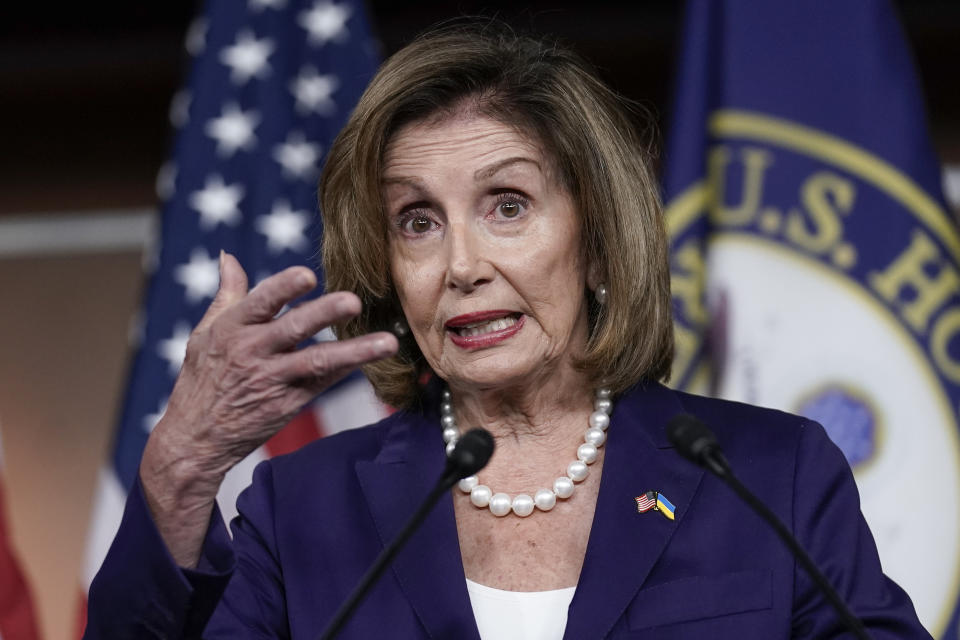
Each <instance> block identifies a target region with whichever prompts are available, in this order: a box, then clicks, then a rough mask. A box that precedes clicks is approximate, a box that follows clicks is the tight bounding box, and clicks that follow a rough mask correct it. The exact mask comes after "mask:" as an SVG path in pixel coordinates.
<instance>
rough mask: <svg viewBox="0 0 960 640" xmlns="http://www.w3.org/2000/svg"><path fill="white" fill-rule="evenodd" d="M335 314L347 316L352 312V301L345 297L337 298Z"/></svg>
mask: <svg viewBox="0 0 960 640" xmlns="http://www.w3.org/2000/svg"><path fill="white" fill-rule="evenodd" d="M335 306H336V309H337V313H341V314H347V313H353V312H354V304H353V299H352V298H348V297H345V296H341V297H339V298H337V302H336V305H335Z"/></svg>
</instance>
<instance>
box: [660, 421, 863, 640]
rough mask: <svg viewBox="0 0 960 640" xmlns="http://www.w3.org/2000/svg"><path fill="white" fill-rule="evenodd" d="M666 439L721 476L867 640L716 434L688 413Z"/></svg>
mask: <svg viewBox="0 0 960 640" xmlns="http://www.w3.org/2000/svg"><path fill="white" fill-rule="evenodd" d="M667 439H669V440H670V442H671V443H672V444H673V446H674V447H676V449H677V453H679V454H680V455H682V456H683V457H684V458H686V459H687V460H690V461H691V462H693V463H694V464H696V465H699V466H701V467H703V468H705V469H707V470H708V471H710V472H711V473H713V474H714V475H716V476H717V477H718V478H720V479H721V480H722V481H723V482H724V483H725V484H726V485H727V486H729V487H730V488H731V489H732V490H733V492H734V493H736V494H737V495H738V496H739V497H740V499H741V500H743V501H744V502H746V503H747V506H749V507H750V508H751V509H752V510H753V511H754V512H755V513H756V514H757V515H759V516H760V517H761V518H763V519H764V520H765V521H766V523H767V524H769V525H770V526H771V527H772V528H773V530H774V531H775V532H776V534H777V536H779V538H780V540H782V541H783V543H784V544H786V545H787V547H788V548H789V549H790V552H791V553H792V554H793V556H794V557H795V558H796V559H797V561H798V562H799V563H800V565H801V566H802V567H803V568H804V569H805V570H806V572H807V573H808V574H809V575H810V577H811V578H812V579H813V582H814V583H815V584H816V585H817V587H818V588H819V589H820V591H821V593H823V595H824V596H826V598H827V600H828V601H829V602H830V604H831V605H832V606H833V608H834V609H835V610H836V612H837V615H839V616H840V619H841V620H842V621H843V623H844V625H845V626H846V627H847V629H848V630H850V631H851V632H852V633H853V635H854V636H856V637H857V638H859V639H860V640H870V636H869V634H867V630H866V628H865V627H864V626H863V622H861V621H860V619H859V618H857V617H856V616H855V615H853V612H852V611H850V608H849V607H847V604H846V603H845V602H844V601H843V599H842V598H841V597H840V595H839V594H838V593H837V592H836V590H835V589H834V588H833V585H831V584H830V582H829V581H828V580H827V578H826V576H824V575H823V573H822V572H821V571H820V569H819V568H818V567H817V565H816V564H814V562H813V560H812V559H811V558H810V555H809V554H808V553H807V552H806V550H805V549H804V548H803V547H802V546H800V542H799V541H798V540H797V539H796V538H795V537H794V536H793V534H792V533H791V532H790V530H789V529H788V528H787V527H786V525H784V524H783V523H782V522H781V521H780V519H779V518H777V516H776V515H774V513H773V511H771V510H770V509H769V508H768V507H767V505H765V504H763V503H762V502H761V501H760V499H759V498H757V497H756V496H755V495H753V493H751V492H750V490H749V489H747V488H746V486H744V484H743V483H742V482H740V480H739V479H738V478H737V477H736V476H735V475H734V473H733V470H732V469H731V468H730V464H729V463H728V462H727V459H726V457H725V456H724V455H723V451H721V450H720V444H719V443H718V442H717V438H716V436H714V435H713V432H712V431H710V428H709V427H708V426H707V425H705V424H704V423H703V422H701V421H700V420H698V419H697V418H695V417H693V416H692V415H690V414H686V413H681V414H678V415H676V416H674V417H673V418H671V419H670V421H669V422H667Z"/></svg>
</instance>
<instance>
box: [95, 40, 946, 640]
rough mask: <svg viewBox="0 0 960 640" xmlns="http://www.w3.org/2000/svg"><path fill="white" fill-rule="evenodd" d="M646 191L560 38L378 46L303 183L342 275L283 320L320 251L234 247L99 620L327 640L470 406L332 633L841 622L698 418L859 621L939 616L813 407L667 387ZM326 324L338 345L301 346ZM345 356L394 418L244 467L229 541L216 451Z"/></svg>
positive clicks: (743, 629)
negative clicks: (373, 65) (909, 590)
mask: <svg viewBox="0 0 960 640" xmlns="http://www.w3.org/2000/svg"><path fill="white" fill-rule="evenodd" d="M656 194H657V187H656V183H655V181H654V178H653V176H652V173H651V170H650V157H649V155H648V153H647V152H646V150H645V149H644V148H643V146H642V145H641V144H640V142H639V139H638V137H637V135H636V133H635V132H634V126H633V124H632V121H631V118H630V117H629V116H628V114H627V113H626V112H625V110H624V108H623V106H622V104H621V102H620V101H619V100H618V99H617V97H616V96H615V95H614V94H613V93H612V92H611V91H610V90H609V89H607V88H606V87H605V86H604V85H603V84H602V83H600V82H599V81H598V80H597V79H596V77H595V76H594V75H593V74H592V73H591V72H590V71H588V70H587V68H586V66H585V65H584V64H583V63H582V62H581V61H579V60H578V59H577V58H576V57H574V56H573V55H572V54H570V53H569V52H566V51H564V50H562V49H560V48H557V47H555V46H553V45H547V44H543V43H538V42H534V41H532V40H528V39H525V38H518V37H515V36H513V35H511V34H509V33H505V32H504V31H502V30H498V29H492V28H487V29H479V30H471V29H447V30H443V31H440V32H437V33H434V34H432V35H428V36H426V37H423V38H420V39H418V40H417V41H415V42H414V43H413V44H411V45H409V46H408V47H406V48H405V49H404V50H402V51H401V52H399V53H398V54H396V55H395V56H394V57H393V58H391V59H390V60H389V61H388V62H387V63H386V64H385V65H384V66H383V67H382V69H381V70H380V72H379V73H378V75H377V77H376V78H375V79H374V80H373V81H372V83H371V85H370V87H369V88H368V89H367V91H366V92H365V94H364V96H363V97H362V99H361V100H360V103H359V105H358V106H357V108H356V110H355V112H354V114H353V115H352V117H351V119H350V122H349V123H348V125H347V126H346V128H345V129H344V131H343V132H342V133H341V135H340V136H339V138H338V139H337V142H336V144H335V145H334V147H333V148H332V149H331V151H330V156H329V158H328V162H327V166H326V169H325V173H324V176H323V178H322V181H321V206H322V210H323V213H324V224H325V238H324V246H323V254H324V262H325V268H326V273H327V277H328V283H327V284H328V288H329V289H330V290H331V291H340V292H339V293H333V294H329V295H327V296H324V297H322V298H320V299H318V300H315V301H313V302H309V303H305V304H304V305H302V306H300V307H298V308H295V309H293V310H292V311H289V312H288V313H286V314H284V315H281V316H280V317H275V315H276V314H277V312H278V311H279V310H280V309H281V308H282V307H283V305H284V304H286V303H287V302H289V301H290V300H293V299H294V298H296V297H298V296H299V295H301V294H303V293H305V292H306V291H308V290H310V289H311V288H313V287H314V286H316V279H315V277H314V276H313V274H311V273H310V272H309V271H307V270H305V269H302V268H296V269H290V270H287V271H285V272H282V273H280V274H277V275H275V276H273V277H271V278H269V279H267V280H266V281H264V282H263V283H261V284H260V285H259V286H258V287H256V288H255V289H253V290H252V291H250V292H249V293H248V292H247V285H246V278H245V276H244V275H243V271H242V269H241V267H240V265H238V264H237V263H236V261H235V260H234V259H233V258H232V257H231V256H228V255H224V256H222V259H221V289H220V292H219V294H218V295H217V298H216V299H215V301H214V302H213V304H212V305H211V308H210V310H209V312H208V313H207V315H206V316H205V317H204V319H203V320H202V322H201V323H200V325H199V326H198V328H197V329H196V331H195V332H194V334H193V336H192V338H191V341H190V344H189V346H188V350H187V358H186V362H185V364H184V368H183V371H182V373H181V375H180V378H179V379H178V381H177V384H176V388H175V389H174V392H173V394H172V395H171V398H170V402H169V405H168V409H167V412H166V414H165V416H164V418H163V419H162V420H161V421H160V423H159V424H158V425H157V427H156V428H155V430H154V431H153V433H152V435H151V437H150V440H149V442H148V444H147V447H146V450H145V452H144V457H143V461H142V464H141V469H140V475H139V482H138V485H137V486H136V487H135V488H134V490H133V491H132V492H131V496H130V499H129V501H128V506H127V511H126V513H125V516H124V523H123V525H122V526H121V530H120V532H119V533H118V536H117V539H116V541H115V542H114V546H113V548H112V549H111V552H110V555H109V557H108V559H107V561H106V563H105V565H104V568H103V569H102V570H101V573H100V574H99V576H98V578H97V579H96V580H95V581H94V584H93V586H92V588H91V593H90V602H91V613H90V619H89V624H88V627H87V636H88V637H101V636H102V637H126V636H136V637H141V636H142V635H146V634H147V633H150V634H155V635H159V636H163V637H188V638H189V637H200V635H201V634H202V635H203V637H206V638H220V637H223V638H227V637H230V638H235V637H265V638H266V637H269V638H288V637H289V638H313V637H316V636H317V634H318V633H319V631H320V630H321V629H322V628H323V627H324V626H325V625H326V623H327V622H328V621H329V620H330V618H331V617H332V615H333V612H334V611H335V610H336V608H337V607H338V606H339V604H340V603H341V602H342V601H343V599H344V598H345V597H346V595H347V594H348V593H349V592H350V590H351V589H352V588H353V586H354V585H355V584H356V583H357V581H358V580H359V578H360V576H361V575H362V574H363V573H364V571H365V570H366V568H367V567H368V566H369V565H370V564H371V563H372V562H373V560H374V558H375V557H376V555H377V554H378V553H379V551H380V550H381V548H382V546H383V545H384V544H385V543H386V542H387V541H389V540H390V539H391V538H392V537H393V536H394V535H395V534H396V533H397V531H398V529H399V528H400V526H401V525H402V524H403V522H404V521H405V519H406V518H407V516H408V515H409V514H410V513H411V512H412V511H413V509H414V508H415V506H416V505H417V503H418V502H419V501H420V500H421V499H422V497H423V496H424V495H425V494H426V493H427V491H428V489H429V488H430V486H431V485H432V483H433V482H434V480H435V479H436V478H437V477H438V476H439V474H440V471H441V469H442V468H443V464H444V450H445V449H446V448H447V447H450V446H452V444H453V443H454V442H455V441H456V439H457V436H458V434H459V431H460V428H461V426H463V427H467V426H469V427H473V426H483V427H484V428H486V429H488V430H489V431H490V432H491V433H492V434H493V435H494V437H495V439H496V453H495V455H494V457H493V458H492V460H491V461H490V463H489V465H488V466H487V467H486V468H485V469H484V470H483V471H482V472H481V473H480V474H479V478H473V479H468V480H466V481H464V482H463V483H461V486H460V488H459V489H455V490H454V492H453V495H452V496H451V499H450V500H445V501H441V504H440V505H438V507H437V509H435V510H434V512H433V513H431V514H430V516H428V518H427V520H426V522H425V523H424V525H423V527H422V529H421V530H420V531H418V532H417V533H416V534H415V535H414V537H413V538H412V540H411V541H410V544H409V545H408V546H407V547H406V548H405V549H404V550H403V551H402V552H401V553H400V555H399V556H398V557H397V560H396V562H395V564H394V566H393V568H392V572H390V573H388V574H386V575H385V576H384V577H383V579H382V580H381V582H380V583H378V584H377V585H376V586H375V587H374V589H373V590H372V592H371V593H370V594H369V596H368V597H367V599H366V600H365V601H364V603H363V604H362V605H361V607H360V609H359V610H358V611H357V614H356V616H355V617H354V619H353V620H352V621H351V622H350V623H349V624H348V625H347V627H346V628H345V630H344V633H343V637H352V638H371V637H383V636H386V637H398V638H421V637H434V638H477V637H482V638H484V640H488V639H490V638H512V637H516V638H531V639H539V638H544V639H546V638H560V637H566V638H576V639H581V638H601V637H622V638H629V637H643V638H704V637H710V638H727V637H729V638H743V637H755V638H780V637H783V638H786V637H802V638H826V637H833V636H835V635H840V634H841V632H842V630H841V629H840V628H839V627H838V623H837V622H836V618H835V616H834V615H833V613H832V611H831V610H830V609H829V608H828V607H827V605H826V603H825V601H824V600H823V599H822V598H821V597H820V596H819V595H818V594H817V592H816V591H815V590H814V588H813V586H812V584H811V582H810V580H809V579H808V577H807V576H806V575H805V574H803V573H802V572H799V571H798V570H797V569H796V568H795V563H794V561H793V559H792V558H791V557H790V555H789V553H788V552H787V551H786V550H785V549H784V548H783V547H782V545H781V544H780V543H779V541H778V540H777V539H776V538H775V537H774V536H773V534H772V533H770V532H768V531H767V530H766V529H765V528H764V527H763V526H762V525H760V524H759V523H758V522H757V521H756V520H755V518H754V517H753V516H752V515H751V514H750V513H749V512H748V511H747V510H746V508H745V507H744V506H742V505H741V504H740V503H738V502H737V501H736V500H735V499H734V498H733V497H732V496H731V495H729V493H728V492H727V490H726V489H725V488H724V487H722V486H719V485H718V483H717V482H716V481H714V480H713V479H712V478H710V477H703V474H702V472H701V471H700V470H699V469H697V468H695V467H693V466H692V465H690V464H688V463H686V462H685V461H683V460H682V459H681V458H680V457H679V456H678V455H677V454H676V452H674V451H673V450H672V449H671V448H670V445H669V444H668V443H667V441H666V438H665V436H664V425H665V423H666V422H667V421H668V420H669V418H671V417H672V416H674V415H676V414H678V413H682V412H688V413H693V414H695V415H698V416H700V417H701V418H702V419H704V420H705V421H706V422H708V423H710V424H711V425H712V426H713V427H714V429H715V430H716V431H717V433H718V436H719V439H720V441H721V442H722V443H723V444H724V446H725V448H726V451H727V454H728V456H729V457H730V458H731V461H732V463H733V466H734V468H736V469H738V470H739V472H740V474H741V476H742V478H743V480H744V481H745V482H746V484H748V485H749V486H752V487H753V488H755V489H756V490H757V491H758V492H759V494H760V496H761V499H763V500H764V501H765V502H766V503H767V504H769V505H771V506H772V507H773V508H774V509H775V510H776V511H777V512H778V514H779V515H780V516H781V517H782V518H783V519H784V520H785V521H786V522H787V523H788V525H789V526H791V527H792V529H793V530H794V532H795V533H796V535H797V536H798V537H799V538H800V540H801V542H802V543H803V544H804V545H806V546H807V548H808V549H809V550H810V552H811V553H812V555H813V556H814V558H815V559H817V560H818V561H819V562H820V564H821V565H822V566H824V567H826V569H827V572H828V575H830V576H831V578H832V579H833V581H834V583H835V584H836V586H837V588H838V590H839V591H840V592H841V594H842V595H843V596H844V597H845V598H846V599H847V601H848V602H849V603H850V605H851V607H852V608H853V609H854V611H855V612H856V613H857V614H858V615H860V616H861V617H862V618H863V619H864V621H865V623H866V624H867V626H868V627H869V628H870V629H871V631H872V633H873V634H874V637H876V638H881V637H897V638H906V637H929V636H927V634H926V633H925V632H924V631H923V629H922V628H921V627H920V625H919V623H918V622H917V620H916V616H915V614H914V612H913V608H912V605H911V604H910V601H909V599H908V598H907V597H906V594H904V593H903V592H902V591H901V590H900V589H899V588H898V587H897V586H896V585H894V584H893V583H892V582H890V581H889V580H888V579H887V578H886V577H885V576H884V575H883V574H882V572H881V570H880V566H879V560H878V558H877V556H876V550H875V547H874V545H873V541H872V538H871V537H870V534H869V531H868V530H867V528H866V524H865V523H864V521H863V519H862V517H861V516H860V514H859V509H858V502H857V495H856V489H855V486H854V484H853V480H852V477H851V474H850V472H849V469H848V468H847V467H846V464H845V462H844V461H843V458H842V456H841V455H840V454H839V452H838V450H837V449H836V448H835V447H833V446H832V445H831V444H830V443H829V441H828V440H827V439H826V436H825V435H824V433H823V430H822V429H821V428H820V427H819V426H817V425H815V424H812V423H809V422H806V421H804V420H802V419H800V418H796V417H793V416H789V415H787V414H783V413H778V412H773V411H769V410H762V409H757V408H753V407H748V406H745V405H739V404H734V403H727V402H721V401H716V400H709V399H705V398H698V397H694V396H690V395H685V394H681V393H677V392H673V391H670V390H668V389H667V388H665V387H663V386H661V385H660V384H658V383H657V381H658V380H661V379H664V378H665V377H666V376H667V374H668V372H669V367H670V362H671V357H672V337H671V336H672V328H671V313H670V296H669V283H668V265H667V247H666V240H665V233H664V228H663V221H662V218H661V212H660V208H659V204H658V201H657V196H656ZM328 325H336V326H337V327H338V329H339V334H340V336H341V338H343V339H342V340H341V341H340V342H338V343H334V344H323V345H315V346H312V347H309V348H307V349H305V350H301V351H297V350H294V347H295V345H297V344H298V343H299V342H301V341H302V340H303V339H304V338H306V337H308V336H310V335H312V334H314V333H315V332H317V331H319V330H320V329H322V328H323V327H325V326H328ZM387 327H399V330H398V331H397V333H398V334H400V335H401V338H400V339H399V341H398V340H397V339H396V338H395V337H394V336H392V335H391V334H389V333H385V332H383V331H377V330H378V329H383V328H387ZM361 364H364V365H365V368H364V370H365V372H366V373H367V375H368V376H369V378H370V380H371V381H372V383H373V385H374V387H375V388H376V390H377V392H378V394H379V395H380V397H381V398H382V399H384V400H385V401H386V402H388V403H389V404H391V405H393V406H396V407H398V408H400V409H401V411H398V412H397V413H395V414H394V415H392V416H391V417H390V418H387V419H386V420H384V421H382V422H381V423H378V424H376V425H373V426H371V427H368V428H365V429H360V430H356V431H351V432H348V433H342V434H339V435H337V436H333V437H330V438H326V439H324V440H323V441H321V442H318V443H315V444H314V445H310V446H308V447H306V448H304V449H302V450H300V451H299V452H297V453H295V454H292V455H290V456H286V457H283V458H279V459H276V460H273V461H270V462H268V463H264V464H263V465H261V466H260V467H259V468H258V470H257V472H256V473H255V478H254V482H253V485H252V486H251V487H250V488H249V489H248V490H247V491H246V492H245V493H244V495H243V496H242V497H241V499H240V501H239V503H238V509H239V511H240V514H241V515H240V517H239V518H238V520H237V521H235V522H234V524H233V530H234V531H233V533H234V538H233V541H232V542H231V541H230V540H229V538H228V537H227V535H226V531H225V529H224V527H223V524H222V520H221V518H220V516H219V514H218V513H217V510H216V506H215V502H214V497H215V495H216V492H217V488H218V486H219V484H220V482H221V481H222V479H223V476H224V474H225V473H226V472H227V470H229V469H230V468H231V467H232V466H233V465H235V464H236V463H237V462H238V461H239V460H241V459H242V458H243V457H244V456H245V455H246V454H247V453H249V452H250V451H251V450H253V449H254V448H255V447H256V446H258V445H259V444H261V443H262V442H263V441H265V440H266V439H267V438H268V437H269V436H270V435H272V434H273V433H274V432H275V431H276V430H277V429H279V428H280V427H281V426H282V425H283V424H284V423H285V422H286V421H287V420H288V419H289V418H290V417H291V416H292V415H293V414H294V413H295V412H296V411H297V409H298V408H299V407H300V406H301V405H302V404H303V403H304V402H306V401H307V400H309V398H310V397H311V396H312V395H313V394H315V393H316V392H318V391H319V390H321V389H322V388H323V387H324V386H326V385H328V384H330V382H331V381H333V380H334V379H336V377H337V376H339V375H341V374H342V373H344V372H346V371H348V370H349V369H351V368H352V367H355V366H357V365H361ZM608 437H609V439H608ZM653 491H655V492H658V493H657V494H653V493H649V494H648V492H653ZM658 498H659V501H658ZM649 502H653V503H654V504H656V505H657V508H652V506H651V505H650V504H649ZM665 516H666V517H665ZM131 567H135V569H133V570H132V569H131ZM121 611H122V612H123V614H122V616H121V615H118V612H121ZM138 634H140V635H138Z"/></svg>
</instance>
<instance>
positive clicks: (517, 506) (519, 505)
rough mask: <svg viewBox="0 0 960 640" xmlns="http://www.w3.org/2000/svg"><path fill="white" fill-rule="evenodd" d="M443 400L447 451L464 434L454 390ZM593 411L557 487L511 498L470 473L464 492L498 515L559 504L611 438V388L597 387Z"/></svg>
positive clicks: (521, 513)
mask: <svg viewBox="0 0 960 640" xmlns="http://www.w3.org/2000/svg"><path fill="white" fill-rule="evenodd" d="M442 397H443V400H442V402H441V403H440V424H441V425H442V426H443V441H444V442H446V443H447V455H450V452H451V451H453V447H454V446H455V445H456V444H457V440H458V439H459V438H460V429H459V428H458V427H457V420H456V418H454V417H453V403H452V402H451V401H450V397H451V396H450V391H449V390H447V389H444V391H443V396H442ZM593 408H594V411H593V413H591V414H590V421H589V422H590V426H589V428H588V429H587V431H586V433H584V435H583V440H584V442H583V444H581V445H580V446H579V447H577V459H576V460H574V461H573V462H571V463H570V464H568V465H567V475H565V476H560V477H559V478H557V479H556V480H554V481H553V489H552V490H551V489H537V491H536V492H535V493H534V495H533V497H532V498H531V497H530V496H529V495H528V494H526V493H521V494H519V495H516V496H514V497H513V498H511V497H510V496H509V495H507V494H506V493H494V492H493V491H492V490H491V489H490V487H488V486H487V485H485V484H480V479H479V478H477V476H469V477H466V478H464V479H463V480H461V481H460V482H459V483H458V485H457V486H458V487H460V490H461V491H463V492H464V493H469V494H470V502H472V503H473V505H474V506H475V507H477V508H479V509H483V508H485V507H487V508H489V509H490V513H492V514H493V515H495V516H501V517H502V516H505V515H507V514H508V513H510V512H511V511H513V513H515V514H517V515H518V516H520V517H521V518H524V517H526V516H528V515H530V514H531V513H533V509H534V507H536V508H537V509H540V510H541V511H550V509H553V507H554V506H555V505H556V504H557V498H561V499H566V498H569V497H570V496H572V495H573V489H574V487H575V485H574V483H575V482H583V481H584V480H585V479H586V477H587V473H588V472H589V468H588V467H587V465H590V464H593V463H594V462H595V461H596V459H597V455H598V450H599V448H600V447H602V446H603V443H604V442H606V440H607V433H606V431H607V427H609V426H610V412H611V410H612V409H613V401H612V400H611V399H610V390H609V389H597V391H596V397H595V398H594V401H593Z"/></svg>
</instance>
